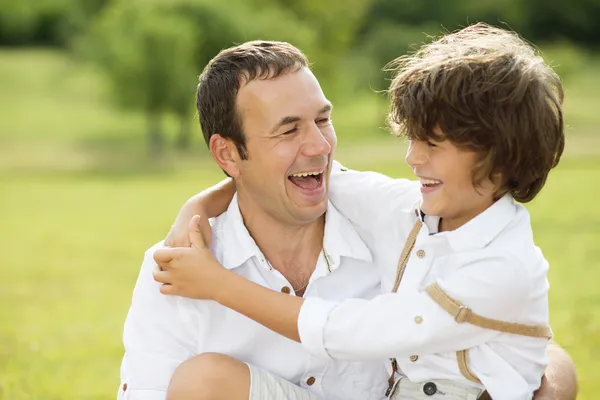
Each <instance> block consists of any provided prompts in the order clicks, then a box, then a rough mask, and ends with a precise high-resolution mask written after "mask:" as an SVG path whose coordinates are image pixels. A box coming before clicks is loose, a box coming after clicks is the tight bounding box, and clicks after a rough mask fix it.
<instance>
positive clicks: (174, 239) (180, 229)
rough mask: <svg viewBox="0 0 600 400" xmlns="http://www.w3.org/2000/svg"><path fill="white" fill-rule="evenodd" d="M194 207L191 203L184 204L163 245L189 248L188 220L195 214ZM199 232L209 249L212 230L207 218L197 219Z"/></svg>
mask: <svg viewBox="0 0 600 400" xmlns="http://www.w3.org/2000/svg"><path fill="white" fill-rule="evenodd" d="M194 208H195V206H194V205H193V204H192V203H186V204H185V205H184V206H183V207H182V209H181V211H180V212H179V215H178V216H177V219H176V220H175V223H174V224H173V226H172V227H171V229H170V230H169V233H168V234H167V237H166V238H165V242H164V245H165V246H167V247H190V245H191V243H190V233H189V228H188V227H189V225H190V220H191V219H192V218H194V217H195V216H196V215H195V214H196V212H195V210H194ZM198 223H199V224H200V231H201V232H202V236H203V237H204V240H205V242H206V246H207V247H209V248H210V242H211V240H212V230H211V228H210V224H209V222H208V218H206V217H204V216H201V217H199V222H198Z"/></svg>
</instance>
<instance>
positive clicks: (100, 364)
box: [0, 51, 600, 400]
mask: <svg viewBox="0 0 600 400" xmlns="http://www.w3.org/2000/svg"><path fill="white" fill-rule="evenodd" d="M598 65H600V64H594V65H587V63H584V65H583V66H582V67H581V70H576V72H575V73H571V74H570V76H569V79H568V80H567V84H568V85H569V86H568V87H567V92H568V93H569V94H570V95H571V99H572V100H570V103H568V106H567V117H568V123H569V124H570V128H569V129H570V138H569V144H568V151H567V154H566V155H565V158H564V160H563V162H562V163H561V165H560V166H559V167H558V168H557V170H556V171H554V172H553V173H552V174H551V177H550V179H549V181H548V184H547V186H546V188H545V189H544V191H543V192H542V194H541V195H540V196H539V198H537V199H536V200H535V201H534V202H533V203H532V204H531V205H530V206H529V209H530V210H531V212H532V218H533V225H534V229H535V234H536V240H537V242H538V245H539V246H540V247H541V248H542V249H543V250H544V253H545V255H546V258H547V259H548V260H549V261H550V264H551V270H550V282H551V286H552V287H551V316H552V326H553V329H554V332H555V335H556V340H557V341H558V342H559V343H560V344H561V345H563V346H564V347H565V348H566V349H567V350H568V351H569V352H570V354H571V355H572V356H573V357H574V358H575V361H576V364H577V366H578V369H579V373H580V378H581V395H580V397H579V398H581V399H594V398H596V397H597V395H594V393H598V392H599V391H600V382H599V381H597V380H596V379H595V373H596V371H597V370H600V361H598V360H600V316H599V315H598V314H597V313H596V311H597V310H598V308H599V307H600V291H598V290H597V285H598V283H597V282H598V280H600V246H599V245H598V243H599V242H600V229H599V228H598V226H600V209H599V208H598V207H595V199H596V198H598V197H600V189H599V188H598V185H597V184H596V183H597V182H599V181H600V157H599V154H600V151H599V150H598V149H599V148H600V138H599V137H598V135H596V134H595V130H596V128H598V127H600V115H599V114H600V113H598V112H597V110H596V108H595V106H593V105H594V104H596V105H597V104H599V103H600V94H599V93H600V90H599V89H600V78H599V77H597V76H595V75H594V74H593V73H591V71H593V70H594V68H597V67H598ZM104 87H105V85H104V83H103V82H102V80H101V79H100V78H99V77H98V75H97V73H95V72H94V71H93V70H91V69H89V68H85V67H81V66H79V65H78V64H76V63H74V62H73V61H71V60H69V59H67V58H66V57H64V56H62V55H60V54H57V53H52V52H46V51H27V52H7V51H2V52H0V93H2V94H3V95H2V96H1V99H0V226H1V229H0V256H1V257H2V258H3V259H2V263H1V265H2V270H1V271H2V275H1V278H0V321H2V322H1V323H0V399H7V400H8V399H10V400H25V399H45V400H46V399H47V400H50V399H107V398H114V396H115V393H116V388H117V385H118V380H119V378H118V374H119V371H118V369H119V365H120V359H121V356H122V346H121V332H122V325H123V322H124V319H125V316H126V312H127V309H128V307H129V301H130V297H131V292H132V289H133V286H134V284H135V279H136V277H137V273H138V270H139V266H140V263H141V260H142V256H143V252H144V250H145V249H146V248H147V247H149V246H150V245H152V244H153V243H155V242H156V241H158V240H160V239H161V238H162V237H163V236H164V234H165V233H166V231H167V230H168V228H169V226H170V223H171V222H172V219H173V218H174V216H175V214H176V212H177V210H178V209H179V206H180V205H181V203H182V202H183V201H184V199H186V198H187V197H188V196H190V195H191V194H192V193H194V192H196V191H197V190H200V189H201V188H203V187H205V186H206V185H209V184H211V183H213V182H215V181H216V180H218V179H221V176H222V175H221V173H220V171H218V170H217V168H216V167H215V166H214V165H213V163H212V162H211V160H210V159H209V158H208V157H206V152H205V151H200V150H198V151H197V152H192V153H191V154H189V155H187V156H185V157H179V156H177V155H175V154H172V153H171V154H168V155H167V156H166V157H165V159H164V160H162V161H161V162H160V163H154V162H151V161H148V160H147V159H146V158H145V153H144V146H143V127H144V124H143V119H142V118H141V117H140V115H139V114H135V113H125V112H119V111H117V110H116V109H115V108H114V107H112V106H110V105H109V104H110V103H109V94H108V92H107V91H106V90H105V89H104ZM384 111H385V107H384V105H383V106H382V103H381V102H380V101H378V100H377V99H376V98H374V97H365V98H361V99H359V100H355V101H354V102H353V103H352V104H351V103H350V102H348V104H341V105H339V106H338V105H336V110H335V113H336V114H335V118H334V119H335V122H336V128H337V131H338V134H339V138H340V149H339V152H338V157H337V158H338V159H340V160H341V161H342V162H344V163H346V164H348V165H350V166H352V167H355V168H368V169H375V170H379V171H382V172H387V173H389V174H391V175H395V176H408V170H407V169H406V168H405V167H403V165H402V156H403V151H404V149H403V145H402V143H401V142H400V141H399V140H394V139H392V138H390V137H387V136H385V135H384V134H383V133H382V131H381V130H380V129H379V127H380V126H382V125H383V123H382V119H381V116H382V113H383V112H384ZM167 126H168V127H169V129H173V128H174V127H175V125H174V124H173V122H172V121H169V122H168V123H167ZM369 135H370V138H369V140H367V139H362V138H361V137H365V136H367V137H369ZM195 146H196V147H195V148H196V149H200V148H202V145H201V143H200V141H199V140H197V141H196V143H195ZM596 269H598V270H596ZM597 279H598V280H597Z"/></svg>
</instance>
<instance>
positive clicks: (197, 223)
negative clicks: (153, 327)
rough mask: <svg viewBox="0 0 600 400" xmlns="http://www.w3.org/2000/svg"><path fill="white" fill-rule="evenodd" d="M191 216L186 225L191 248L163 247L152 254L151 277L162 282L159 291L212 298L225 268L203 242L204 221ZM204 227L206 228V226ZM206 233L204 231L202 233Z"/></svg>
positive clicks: (204, 234)
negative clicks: (154, 267)
mask: <svg viewBox="0 0 600 400" xmlns="http://www.w3.org/2000/svg"><path fill="white" fill-rule="evenodd" d="M204 221H205V224H203V223H202V218H200V216H198V215H195V216H194V217H193V218H192V219H191V220H190V221H189V224H188V228H187V232H188V241H189V243H190V244H191V247H173V248H169V247H165V248H162V249H158V250H157V251H156V252H155V253H154V261H156V264H157V267H156V269H155V270H154V273H153V275H154V280H155V281H157V282H159V283H162V285H161V287H160V292H161V293H163V294H170V295H178V296H182V297H189V298H195V299H213V298H214V296H215V293H216V291H217V290H218V289H219V288H220V285H219V282H220V281H221V279H222V278H223V274H226V273H227V272H228V271H227V270H226V269H225V268H223V267H222V266H221V264H219V263H218V262H217V260H216V259H215V257H214V256H213V254H212V253H211V251H210V248H209V247H208V243H207V241H206V239H205V238H206V235H207V234H208V235H209V236H210V227H209V226H208V222H207V220H206V219H204ZM207 227H208V228H207ZM207 229H208V230H207ZM205 232H208V233H205Z"/></svg>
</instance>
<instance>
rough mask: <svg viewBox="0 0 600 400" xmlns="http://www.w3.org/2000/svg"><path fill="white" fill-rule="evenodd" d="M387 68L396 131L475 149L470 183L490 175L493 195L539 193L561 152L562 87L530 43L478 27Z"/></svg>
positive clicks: (528, 196)
mask: <svg viewBox="0 0 600 400" xmlns="http://www.w3.org/2000/svg"><path fill="white" fill-rule="evenodd" d="M391 65H392V67H393V68H394V69H395V70H396V73H395V77H394V79H393V81H392V84H391V86H390V91H389V94H390V97H391V109H390V114H389V122H390V125H391V127H392V129H393V130H394V132H395V133H397V134H398V135H403V136H406V137H408V139H410V140H440V139H448V140H450V141H451V142H452V143H454V144H455V145H456V146H458V147H461V148H466V149H470V150H474V151H476V152H477V153H478V155H479V162H478V164H477V165H476V168H475V170H474V171H473V183H474V184H475V185H476V186H477V185H478V184H479V183H480V182H482V181H483V179H485V178H486V177H489V178H491V179H492V181H493V182H496V183H498V184H499V190H498V191H497V193H496V197H497V198H499V197H501V196H502V195H503V194H505V193H510V194H511V195H512V196H513V197H514V198H515V199H516V200H517V201H519V202H528V201H531V200H532V199H533V198H534V197H535V196H536V195H537V194H538V193H539V191H540V190H541V189H542V187H543V186H544V184H545V182H546V178H547V177H548V173H549V172H550V170H551V169H552V168H554V167H555V166H556V165H557V164H558V162H559V160H560V157H561V155H562V152H563V150H564V145H565V138H564V124H563V113H562V102H563V88H562V84H561V81H560V78H559V77H558V76H557V75H556V74H555V73H554V71H552V69H551V68H550V67H549V66H548V65H546V64H545V63H544V61H543V59H542V58H541V57H540V56H539V55H538V54H537V52H536V50H535V49H534V48H533V47H532V46H531V45H529V44H528V43H526V42H525V41H524V40H523V39H521V38H520V37H519V36H518V35H516V34H515V33H513V32H509V31H506V30H503V29H499V28H494V27H491V26H489V25H486V24H482V23H479V24H475V25H472V26H469V27H467V28H464V29H462V30H460V31H457V32H455V33H452V34H448V35H446V36H443V37H442V38H440V39H438V40H436V41H434V42H432V43H430V44H427V45H425V46H424V47H422V48H421V49H420V50H418V51H417V52H416V53H414V54H412V55H407V56H403V57H400V58H398V59H397V60H395V61H393V62H392V63H391ZM436 126H438V127H439V128H440V130H441V131H442V132H443V135H444V136H443V137H438V136H437V135H436V134H435V133H434V127H436ZM498 177H499V178H500V179H499V180H498Z"/></svg>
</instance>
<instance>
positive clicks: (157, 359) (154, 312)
mask: <svg viewBox="0 0 600 400" xmlns="http://www.w3.org/2000/svg"><path fill="white" fill-rule="evenodd" d="M159 247H160V246H159V245H157V246H154V247H153V248H151V249H150V250H148V251H147V252H146V254H145V257H144V262H143V264H142V268H141V271H140V275H139V277H138V280H137V283H136V286H135V289H134V292H133V299H132V303H131V307H130V309H129V313H128V315H127V320H126V322H125V329H124V333H123V343H124V345H125V356H124V357H123V362H122V365H121V384H120V387H119V390H118V396H117V397H118V399H119V400H121V399H122V400H125V399H128V400H138V399H150V400H164V399H165V398H166V394H167V388H168V386H169V382H170V380H171V376H172V375H173V372H174V371H175V369H176V368H177V367H178V366H179V365H180V364H181V363H182V362H183V361H185V360H187V359H188V358H191V357H193V356H194V355H195V354H196V351H197V343H196V337H197V334H196V333H197V329H195V328H194V327H193V326H192V324H191V322H190V321H186V320H184V318H183V317H182V313H181V309H182V307H183V306H184V305H182V304H181V302H182V301H183V300H184V299H182V298H181V297H178V296H166V295H163V294H161V293H160V291H159V288H160V283H158V282H156V281H154V279H153V277H152V271H153V270H154V268H155V267H156V264H155V262H154V259H153V255H154V251H155V250H156V249H158V248H159ZM195 332H196V333H195Z"/></svg>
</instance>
